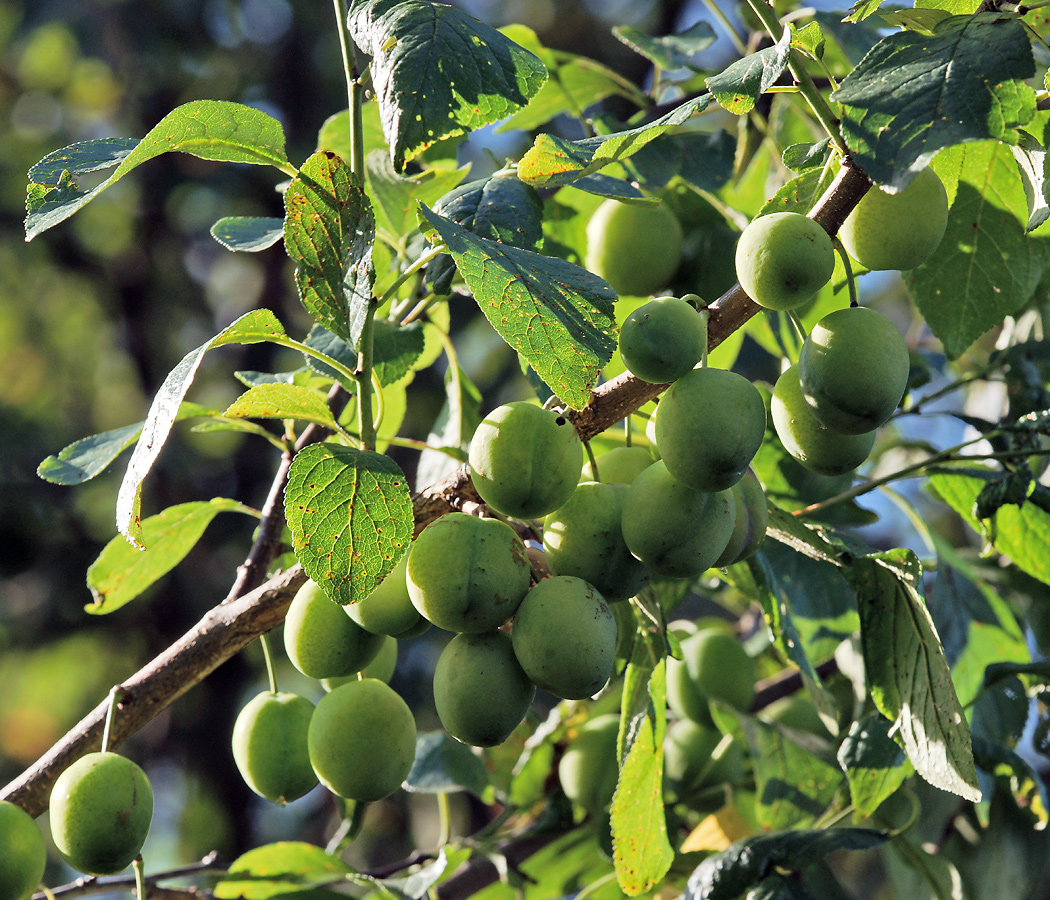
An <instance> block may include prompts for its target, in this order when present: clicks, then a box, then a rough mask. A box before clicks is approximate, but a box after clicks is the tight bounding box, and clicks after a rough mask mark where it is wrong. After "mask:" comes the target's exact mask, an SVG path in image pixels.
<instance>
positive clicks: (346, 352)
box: [304, 319, 425, 385]
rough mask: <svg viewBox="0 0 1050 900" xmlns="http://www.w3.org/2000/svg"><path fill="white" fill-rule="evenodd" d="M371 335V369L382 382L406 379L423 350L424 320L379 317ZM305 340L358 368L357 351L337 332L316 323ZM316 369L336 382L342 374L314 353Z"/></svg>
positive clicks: (312, 365) (310, 362) (312, 363)
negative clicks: (399, 322)
mask: <svg viewBox="0 0 1050 900" xmlns="http://www.w3.org/2000/svg"><path fill="white" fill-rule="evenodd" d="M373 325H374V331H373V334H372V371H373V372H375V376H376V378H378V379H379V383H380V384H382V385H391V384H396V383H397V382H399V381H400V380H401V379H402V378H404V377H405V376H406V375H407V374H408V373H409V372H410V371H411V370H412V367H413V364H414V363H415V362H416V360H418V359H419V357H420V356H421V355H422V353H423V347H424V344H425V336H424V333H423V325H422V323H421V322H412V323H411V324H409V325H400V324H398V323H397V322H391V321H389V320H387V319H376V320H375V321H374V323H373ZM304 343H305V344H306V345H307V346H309V347H313V348H314V349H315V350H319V351H320V352H322V353H324V354H325V355H326V356H330V357H332V358H333V359H335V360H337V361H338V362H341V363H342V364H343V365H344V366H347V367H348V368H350V369H355V368H357V356H358V354H357V351H356V350H354V349H353V348H352V347H351V346H350V345H349V344H348V343H347V342H346V341H344V340H343V339H342V338H341V337H339V336H338V335H335V334H332V332H330V331H328V330H327V329H326V328H322V327H321V326H320V325H314V327H313V328H311V329H310V333H309V334H308V335H307V336H306V340H305V341H304ZM306 362H307V364H308V365H309V366H310V368H311V369H313V370H314V371H315V372H318V373H320V374H322V375H327V376H328V377H329V378H333V379H335V380H337V381H342V378H343V376H342V375H340V374H339V373H338V372H336V370H335V369H333V368H332V367H331V366H328V365H326V364H325V363H324V362H322V361H321V360H319V359H316V358H315V357H313V356H308V357H307V358H306Z"/></svg>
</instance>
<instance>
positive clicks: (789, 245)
mask: <svg viewBox="0 0 1050 900" xmlns="http://www.w3.org/2000/svg"><path fill="white" fill-rule="evenodd" d="M834 271H835V248H834V247H833V245H832V243H831V238H830V237H828V234H827V232H826V231H824V229H823V228H821V227H820V225H818V224H817V223H816V222H814V221H813V220H812V219H809V218H807V217H806V216H803V215H801V214H800V213H795V212H783V213H770V214H769V215H765V216H759V217H758V218H757V219H754V220H753V221H752V222H751V223H750V224H749V225H748V226H747V228H745V229H744V230H743V232H742V233H741V234H740V240H739V241H738V242H737V245H736V277H737V280H738V281H739V282H740V286H741V287H742V288H743V289H744V290H745V291H746V292H747V295H748V296H749V297H750V298H751V299H752V300H754V301H755V303H757V304H758V305H759V306H764V307H766V309H780V310H784V309H794V308H795V307H796V306H801V305H802V304H803V303H805V302H806V301H807V300H808V299H809V298H810V297H812V296H813V295H814V294H815V293H816V292H817V291H819V290H820V289H821V288H822V287H823V286H824V285H825V284H827V283H828V281H830V280H831V274H832V272H834Z"/></svg>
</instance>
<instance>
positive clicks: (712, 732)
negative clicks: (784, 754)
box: [664, 719, 743, 800]
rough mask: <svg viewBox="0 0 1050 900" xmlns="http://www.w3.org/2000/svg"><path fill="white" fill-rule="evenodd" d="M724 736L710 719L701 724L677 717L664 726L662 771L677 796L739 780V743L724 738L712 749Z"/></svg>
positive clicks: (740, 772) (686, 797)
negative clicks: (668, 725) (668, 726)
mask: <svg viewBox="0 0 1050 900" xmlns="http://www.w3.org/2000/svg"><path fill="white" fill-rule="evenodd" d="M724 737H725V735H724V734H722V732H721V731H719V730H718V728H717V727H716V726H715V725H714V724H713V723H712V724H704V725H701V724H700V723H698V722H694V721H693V720H692V719H679V720H678V721H677V722H675V723H674V724H673V725H672V726H671V727H670V728H668V729H667V738H666V740H665V741H664V772H665V773H666V776H667V779H668V781H669V782H670V783H671V785H672V786H673V787H674V788H675V791H676V793H677V794H678V796H679V798H680V799H683V800H686V799H688V798H689V796H690V795H691V794H694V793H696V792H697V791H699V790H702V789H703V788H706V787H710V786H713V785H717V784H722V783H723V782H726V781H729V782H734V783H735V782H737V781H739V779H740V778H741V776H742V775H743V767H742V760H741V751H740V746H739V744H737V743H736V742H735V741H734V742H732V743H730V742H727V743H726V745H725V747H724V748H723V749H722V750H721V752H719V753H716V752H715V751H716V749H717V748H718V746H719V744H721V743H722V739H723V738H724Z"/></svg>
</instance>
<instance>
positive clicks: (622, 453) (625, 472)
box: [580, 447, 653, 484]
mask: <svg viewBox="0 0 1050 900" xmlns="http://www.w3.org/2000/svg"><path fill="white" fill-rule="evenodd" d="M594 461H595V462H596V463H597V464H598V477H597V478H595V476H594V469H593V467H592V466H591V464H590V463H589V462H588V463H586V464H585V465H584V467H583V471H582V472H581V473H580V483H581V484H582V483H583V482H584V481H601V482H603V483H604V484H617V483H619V484H630V483H631V482H632V481H634V479H635V478H637V477H638V476H639V475H640V474H641V473H642V471H643V470H645V469H648V468H649V466H651V465H652V464H653V457H652V455H651V454H650V453H649V448H648V447H614V448H613V449H612V450H608V451H606V452H605V453H602V454H600V455H599V456H597V457H595V460H594Z"/></svg>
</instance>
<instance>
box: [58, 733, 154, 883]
mask: <svg viewBox="0 0 1050 900" xmlns="http://www.w3.org/2000/svg"><path fill="white" fill-rule="evenodd" d="M152 819H153V790H152V788H151V787H150V783H149V779H148V778H147V777H146V773H145V772H143V771H142V769H141V768H139V767H138V766H137V765H136V764H135V763H133V762H132V761H131V760H130V759H127V758H126V757H123V756H120V755H118V754H116V753H110V752H103V753H89V754H87V755H86V756H82V757H81V758H80V759H78V760H77V761H76V762H75V763H73V765H71V766H70V767H69V768H68V769H66V770H65V771H64V772H63V773H62V774H61V775H59V776H58V779H57V780H56V781H55V786H54V788H52V790H51V801H50V821H51V836H52V837H53V838H54V841H55V846H56V847H57V848H58V850H59V852H60V853H61V854H62V856H63V857H64V858H65V860H66V862H68V863H69V864H70V865H71V866H72V867H73V868H74V869H77V870H78V871H80V872H86V873H87V874H89V875H113V874H115V873H116V872H120V871H123V870H124V869H126V868H127V867H128V866H129V865H130V864H131V862H132V860H133V859H134V858H135V857H136V856H138V855H139V851H141V850H142V845H143V844H144V843H145V842H146V835H147V834H149V826H150V822H151V821H152Z"/></svg>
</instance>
